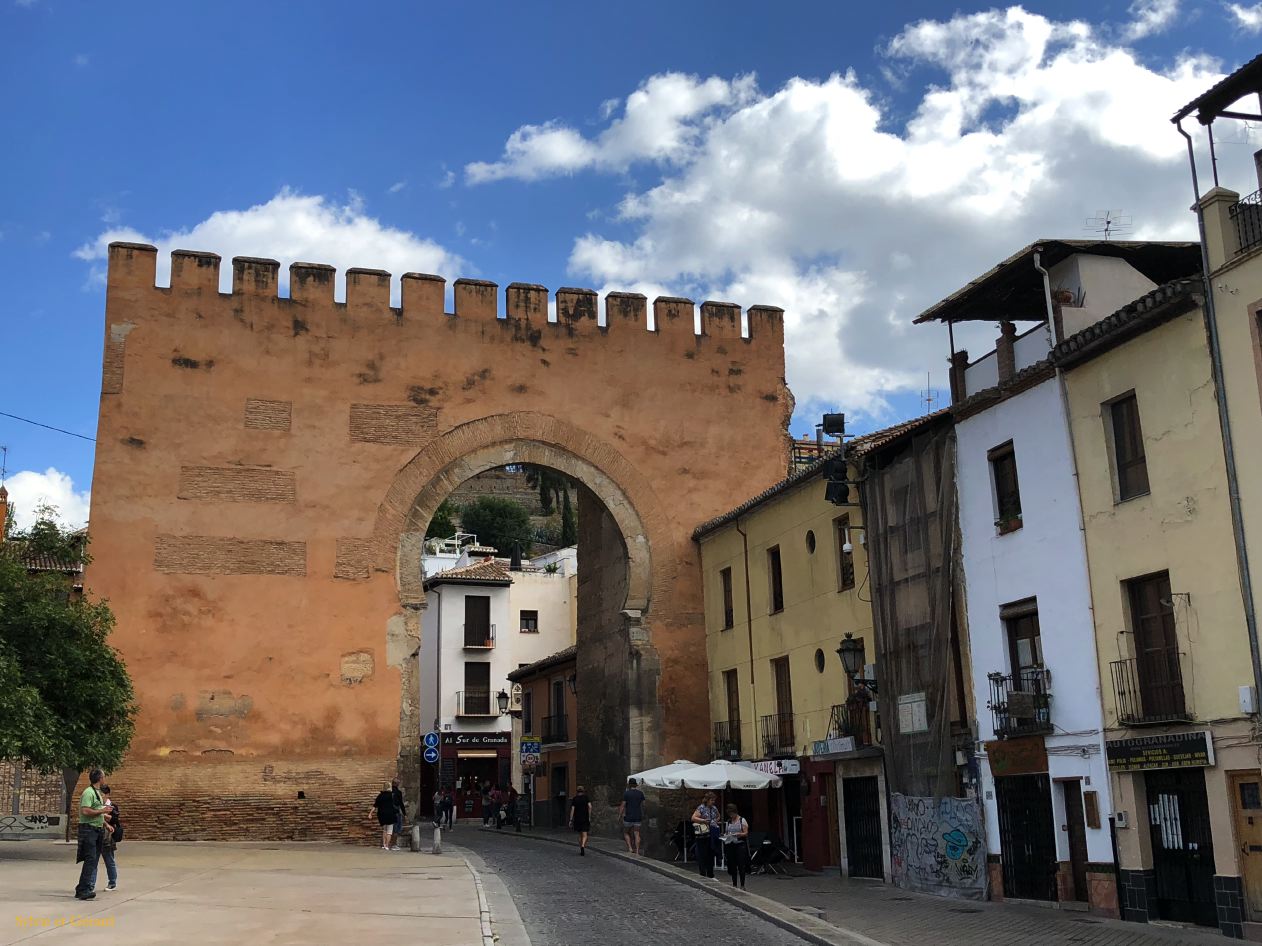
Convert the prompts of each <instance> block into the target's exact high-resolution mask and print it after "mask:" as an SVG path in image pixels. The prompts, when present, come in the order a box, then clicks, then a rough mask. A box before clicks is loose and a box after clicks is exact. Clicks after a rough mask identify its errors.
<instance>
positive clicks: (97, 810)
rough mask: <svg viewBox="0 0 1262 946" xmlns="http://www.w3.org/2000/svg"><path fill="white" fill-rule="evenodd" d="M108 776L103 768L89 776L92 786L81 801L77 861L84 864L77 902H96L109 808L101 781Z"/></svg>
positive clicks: (76, 895)
mask: <svg viewBox="0 0 1262 946" xmlns="http://www.w3.org/2000/svg"><path fill="white" fill-rule="evenodd" d="M104 777H105V776H104V774H103V773H102V772H101V770H100V769H93V770H92V771H91V772H90V773H88V781H89V782H90V783H91V784H90V785H88V787H87V788H85V789H84V790H83V795H82V796H81V797H80V798H79V850H78V853H77V854H76V855H75V862H76V863H78V862H79V861H82V862H83V868H82V869H81V870H80V871H79V884H78V886H76V887H75V889H74V895H75V899H76V900H93V899H95V898H96V891H95V890H94V889H93V888H94V887H96V868H97V864H98V863H99V862H100V860H101V845H102V843H103V842H104V840H105V813H106V812H107V811H109V808H108V807H107V806H106V804H105V798H104V797H103V796H102V795H101V792H100V788H101V779H103V778H104Z"/></svg>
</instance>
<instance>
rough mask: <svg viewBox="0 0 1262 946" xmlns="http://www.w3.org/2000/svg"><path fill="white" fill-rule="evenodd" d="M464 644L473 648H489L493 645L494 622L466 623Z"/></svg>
mask: <svg viewBox="0 0 1262 946" xmlns="http://www.w3.org/2000/svg"><path fill="white" fill-rule="evenodd" d="M464 645H465V647H467V648H470V649H473V650H490V649H491V648H492V647H494V646H495V625H494V624H466V625H465V626H464Z"/></svg>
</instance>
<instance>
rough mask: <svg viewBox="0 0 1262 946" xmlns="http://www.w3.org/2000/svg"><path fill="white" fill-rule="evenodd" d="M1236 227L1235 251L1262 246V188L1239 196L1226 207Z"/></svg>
mask: <svg viewBox="0 0 1262 946" xmlns="http://www.w3.org/2000/svg"><path fill="white" fill-rule="evenodd" d="M1227 213H1228V215H1229V216H1230V217H1231V222H1232V223H1233V224H1235V227H1236V252H1237V253H1247V252H1249V251H1250V250H1252V249H1254V248H1255V247H1258V246H1262V190H1259V191H1254V192H1253V193H1252V194H1250V195H1249V196H1248V197H1241V198H1240V199H1239V200H1238V201H1236V202H1235V203H1234V204H1232V205H1231V206H1230V207H1229V208H1228V209H1227Z"/></svg>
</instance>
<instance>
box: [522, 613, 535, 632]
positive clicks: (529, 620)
mask: <svg viewBox="0 0 1262 946" xmlns="http://www.w3.org/2000/svg"><path fill="white" fill-rule="evenodd" d="M521 632H522V633H523V634H538V633H539V612H538V611H522V612H521Z"/></svg>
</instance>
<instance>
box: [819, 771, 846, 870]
mask: <svg viewBox="0 0 1262 946" xmlns="http://www.w3.org/2000/svg"><path fill="white" fill-rule="evenodd" d="M817 778H818V779H819V790H820V793H821V794H822V795H823V796H824V809H825V818H824V825H825V830H827V832H828V855H827V860H825V862H824V866H825V867H838V866H840V865H841V826H840V824H838V821H837V779H836V777H835V776H833V775H829V774H827V773H825V774H821V775H819V776H817Z"/></svg>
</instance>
